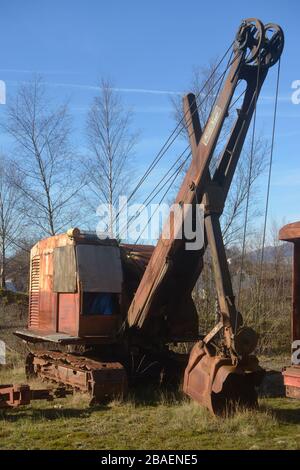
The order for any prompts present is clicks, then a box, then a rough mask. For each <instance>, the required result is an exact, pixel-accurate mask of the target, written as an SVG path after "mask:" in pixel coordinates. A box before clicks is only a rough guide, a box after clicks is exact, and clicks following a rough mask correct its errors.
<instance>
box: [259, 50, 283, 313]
mask: <svg viewBox="0 0 300 470" xmlns="http://www.w3.org/2000/svg"><path fill="white" fill-rule="evenodd" d="M279 82H280V59H279V61H278V68H277V79H276V91H275V102H274V114H273V124H272V138H271V150H270V161H269V171H268V183H267V193H266V205H265V213H264V226H263V238H262V247H261V257H260V265H259V283H258V293H257V304H258V305H257V316H259V315H260V308H261V284H262V274H263V262H264V252H265V243H266V232H267V221H268V212H269V202H270V191H271V178H272V167H273V153H274V144H275V129H276V118H277V106H278V94H279ZM256 319H257V318H256Z"/></svg>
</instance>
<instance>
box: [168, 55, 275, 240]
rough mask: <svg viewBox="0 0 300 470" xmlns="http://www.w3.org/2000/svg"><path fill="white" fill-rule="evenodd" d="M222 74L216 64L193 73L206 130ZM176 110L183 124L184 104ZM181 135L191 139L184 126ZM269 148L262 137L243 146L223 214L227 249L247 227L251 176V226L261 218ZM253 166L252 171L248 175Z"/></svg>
mask: <svg viewBox="0 0 300 470" xmlns="http://www.w3.org/2000/svg"><path fill="white" fill-rule="evenodd" d="M222 78H223V77H222V75H221V74H220V73H219V72H217V71H215V64H214V63H211V64H210V65H209V67H207V68H200V69H198V68H196V69H194V71H193V77H192V81H191V85H190V88H189V89H190V90H192V91H193V93H194V94H195V95H196V97H197V104H198V112H199V119H200V123H201V126H202V128H204V126H205V124H206V122H207V119H208V117H209V114H210V111H211V109H212V107H213V105H214V103H215V100H216V97H217V94H218V90H219V87H220V86H221V85H222ZM241 92H242V90H240V89H238V90H236V93H235V96H234V97H233V102H234V101H235V100H236V99H237V102H236V103H235V107H234V109H232V110H231V113H230V114H229V116H228V117H227V119H226V120H225V123H224V127H223V130H222V132H221V135H220V138H219V143H218V146H217V148H216V151H215V155H214V157H213V159H212V163H211V170H212V172H213V170H214V168H215V166H216V165H217V163H218V159H219V156H220V150H221V148H222V146H223V145H224V143H225V141H226V139H227V138H228V135H229V132H230V129H231V127H232V124H233V121H234V115H233V112H235V109H236V108H238V106H239V104H240V102H241V101H240V100H241V98H242V97H240V99H238V98H239V95H240V94H241ZM172 103H173V108H174V113H173V115H174V118H175V120H176V121H177V122H178V123H179V122H183V121H184V120H183V110H182V101H181V99H178V98H173V99H172ZM182 135H183V137H184V138H185V139H188V133H187V129H186V127H185V126H184V127H183V130H182ZM268 152H269V149H268V144H267V142H266V141H265V140H264V139H263V138H262V137H261V136H257V137H256V138H255V140H254V142H253V147H252V142H251V139H247V140H246V142H245V145H244V149H243V152H242V155H241V158H240V160H239V163H238V167H237V170H236V173H235V176H234V179H233V183H232V186H231V189H230V192H229V195H228V198H227V201H226V205H225V209H224V213H223V215H222V219H221V221H222V227H223V237H224V242H225V245H226V246H229V245H232V244H237V243H239V242H240V240H241V237H242V232H243V226H244V218H243V214H244V208H245V203H246V200H247V195H248V189H249V176H250V197H249V217H248V223H249V224H251V220H253V218H254V217H255V216H258V215H259V211H258V206H257V202H258V201H257V197H255V193H256V194H257V191H258V189H257V179H258V177H259V176H260V175H261V174H262V172H263V171H264V169H265V168H266V164H267V162H266V159H267V155H268ZM250 163H251V172H249V168H250Z"/></svg>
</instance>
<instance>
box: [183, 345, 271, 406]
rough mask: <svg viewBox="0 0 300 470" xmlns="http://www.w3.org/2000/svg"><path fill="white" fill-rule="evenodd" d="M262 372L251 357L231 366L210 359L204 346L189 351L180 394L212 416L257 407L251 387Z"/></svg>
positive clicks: (228, 362) (217, 357)
mask: <svg viewBox="0 0 300 470" xmlns="http://www.w3.org/2000/svg"><path fill="white" fill-rule="evenodd" d="M263 374H264V371H263V369H262V368H261V367H260V366H259V365H258V360H257V358H256V357H255V356H249V357H248V358H247V361H245V362H240V363H239V364H237V365H233V364H232V361H231V359H230V358H228V357H224V356H222V355H214V356H213V355H210V354H209V351H208V349H207V348H206V347H205V345H204V343H202V342H199V343H197V344H196V345H195V346H194V348H193V349H192V351H191V354H190V359H189V363H188V366H187V368H186V370H185V374H184V384H183V391H184V392H185V393H186V394H187V395H189V396H190V397H191V398H193V399H194V400H195V401H197V402H198V403H199V404H201V405H203V406H205V407H206V408H208V409H209V410H210V411H211V412H212V413H214V414H223V413H224V412H225V413H226V412H230V411H234V409H235V408H236V407H237V406H238V407H247V408H249V407H255V406H257V395H256V391H255V386H256V385H258V384H259V382H260V381H261V378H262V377H263Z"/></svg>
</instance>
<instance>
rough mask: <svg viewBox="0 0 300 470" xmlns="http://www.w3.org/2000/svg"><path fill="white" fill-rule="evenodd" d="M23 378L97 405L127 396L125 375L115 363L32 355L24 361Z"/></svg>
mask: <svg viewBox="0 0 300 470" xmlns="http://www.w3.org/2000/svg"><path fill="white" fill-rule="evenodd" d="M26 374H27V377H30V376H31V377H32V376H37V377H40V378H41V379H43V380H45V379H46V380H50V381H51V382H54V383H56V384H59V385H64V386H67V387H71V388H72V389H74V390H77V391H81V392H85V393H89V394H90V396H91V401H92V403H101V402H104V401H107V400H109V399H111V398H113V397H116V396H124V395H125V394H126V392H127V388H128V385H127V375H126V371H125V369H124V367H123V366H122V365H121V364H120V363H119V362H106V361H105V362H104V361H97V360H93V359H90V358H87V357H85V356H76V355H73V354H67V353H62V352H57V351H42V350H41V351H35V352H34V353H30V354H29V355H28V356H27V359H26Z"/></svg>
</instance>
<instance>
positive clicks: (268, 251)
mask: <svg viewBox="0 0 300 470" xmlns="http://www.w3.org/2000/svg"><path fill="white" fill-rule="evenodd" d="M278 250H280V254H281V256H283V257H284V258H285V259H286V260H291V259H292V257H293V244H292V243H283V244H282V245H280V246H279V247H274V246H266V247H265V249H264V261H265V262H267V263H271V262H272V261H274V259H275V257H276V254H277V253H278ZM248 257H249V258H250V260H251V261H257V260H260V257H261V250H254V251H251V252H250V253H249V254H248Z"/></svg>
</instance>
